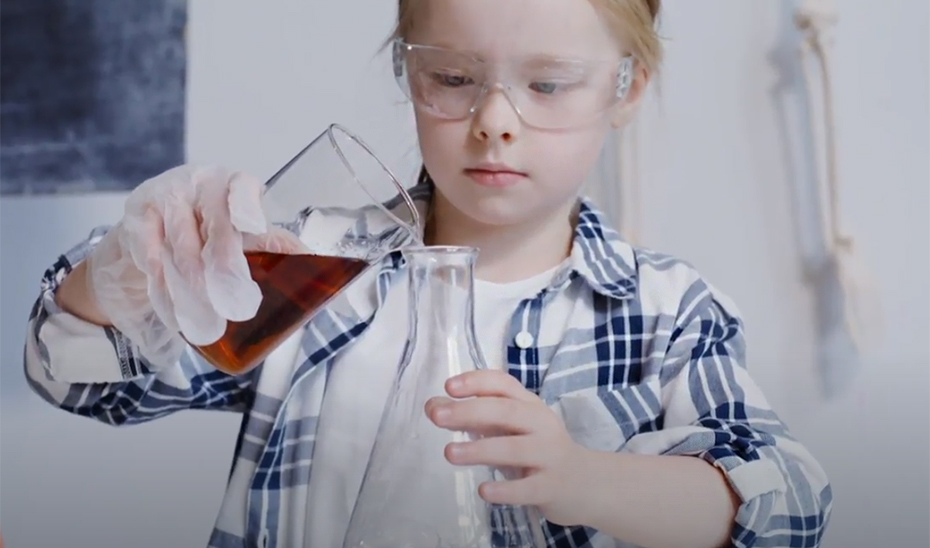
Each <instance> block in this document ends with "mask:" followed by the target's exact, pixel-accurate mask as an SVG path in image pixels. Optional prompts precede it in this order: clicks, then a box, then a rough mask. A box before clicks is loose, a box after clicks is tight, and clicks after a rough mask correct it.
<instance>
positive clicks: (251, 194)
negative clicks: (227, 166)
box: [227, 172, 268, 234]
mask: <svg viewBox="0 0 930 548" xmlns="http://www.w3.org/2000/svg"><path fill="white" fill-rule="evenodd" d="M264 190H265V185H264V184H263V183H262V182H261V181H259V180H258V179H256V178H255V177H252V176H251V175H248V174H245V173H239V172H237V173H234V174H233V176H232V178H231V180H230V182H229V199H228V202H227V208H228V211H229V218H230V219H231V220H232V224H233V226H234V227H236V229H237V230H239V231H240V232H246V233H249V234H261V233H263V232H265V230H267V228H268V220H267V219H266V218H265V212H264V210H263V209H262V193H263V192H264Z"/></svg>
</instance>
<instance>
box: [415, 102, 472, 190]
mask: <svg viewBox="0 0 930 548" xmlns="http://www.w3.org/2000/svg"><path fill="white" fill-rule="evenodd" d="M416 122H417V138H418V140H419V143H420V153H421V154H422V156H423V163H424V164H426V169H427V170H429V172H430V173H431V174H433V175H434V176H436V177H439V175H440V174H441V173H443V172H445V171H446V170H448V169H450V168H451V166H452V165H453V164H454V163H455V162H454V158H453V155H454V153H455V151H460V150H461V149H462V146H461V144H460V143H461V136H460V134H461V130H460V129H459V128H457V127H456V126H458V125H460V124H455V123H450V122H447V121H444V120H436V119H434V118H430V117H429V116H418V117H417V121H416Z"/></svg>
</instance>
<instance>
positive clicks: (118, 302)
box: [86, 166, 300, 365]
mask: <svg viewBox="0 0 930 548" xmlns="http://www.w3.org/2000/svg"><path fill="white" fill-rule="evenodd" d="M262 189H263V185H262V183H261V182H260V181H259V180H258V179H255V178H253V177H250V176H248V175H244V174H242V173H230V172H228V171H226V170H224V169H222V168H195V167H191V166H181V167H177V168H174V169H171V170H169V171H166V172H165V173H162V174H161V175H158V176H156V177H154V178H152V179H149V180H147V181H145V182H144V183H142V184H141V185H139V186H138V187H137V188H136V189H135V190H134V191H133V192H132V193H131V194H130V195H129V197H128V199H127V201H126V207H125V212H124V215H123V218H122V219H121V220H120V221H119V222H118V223H117V225H116V226H115V227H114V228H113V229H111V230H110V232H108V233H107V234H106V236H104V238H103V239H102V240H101V241H100V242H99V243H98V244H97V246H96V247H95V248H94V251H93V252H92V253H91V254H90V256H89V257H88V259H87V261H86V262H87V265H86V269H87V271H86V274H87V284H88V287H87V289H88V294H89V296H90V301H91V302H93V303H94V304H95V305H96V308H97V309H99V311H100V312H101V313H102V314H103V316H105V317H106V318H107V320H108V321H109V323H111V324H112V325H113V326H115V327H116V328H117V329H119V330H120V331H122V332H123V333H124V334H125V335H126V336H127V337H128V338H129V339H130V340H131V341H132V342H133V343H135V344H136V345H138V346H139V350H140V352H141V353H142V355H143V356H145V357H146V358H147V359H148V360H149V361H151V362H152V363H154V364H156V365H168V364H171V363H174V362H176V361H177V359H178V358H179V357H180V354H181V352H182V350H183V348H184V346H185V344H186V343H185V341H184V339H183V338H182V337H181V334H183V336H184V338H186V339H187V341H188V342H190V343H191V344H195V345H204V344H210V343H213V342H216V341H217V340H218V339H219V338H220V337H221V336H222V335H223V333H224V332H225V330H226V321H227V320H233V321H244V320H247V319H250V318H252V317H253V316H254V315H255V313H256V312H257V310H258V306H259V304H260V303H261V299H262V295H261V291H260V290H259V288H258V285H257V284H256V283H255V281H253V280H252V277H251V274H250V272H249V266H248V263H247V262H246V258H245V254H244V251H245V250H247V249H256V250H257V249H265V250H278V251H284V250H287V249H292V250H293V249H295V248H297V247H299V246H300V242H299V240H298V239H297V238H296V237H294V236H292V235H291V234H290V233H288V232H286V231H284V230H283V229H275V230H273V231H268V230H267V224H268V223H267V221H266V218H265V214H264V212H263V210H262V207H261V194H262Z"/></svg>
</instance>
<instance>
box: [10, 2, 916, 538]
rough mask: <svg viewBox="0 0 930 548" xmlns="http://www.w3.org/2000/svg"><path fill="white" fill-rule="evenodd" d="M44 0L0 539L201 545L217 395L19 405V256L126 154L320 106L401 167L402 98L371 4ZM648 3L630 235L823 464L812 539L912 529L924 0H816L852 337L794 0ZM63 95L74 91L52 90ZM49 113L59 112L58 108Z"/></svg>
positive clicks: (177, 155) (111, 178)
mask: <svg viewBox="0 0 930 548" xmlns="http://www.w3.org/2000/svg"><path fill="white" fill-rule="evenodd" d="M51 4H53V2H51V0H49V2H47V3H46V2H34V1H32V0H30V1H22V0H20V1H16V0H4V1H3V5H2V17H3V28H2V34H3V36H4V41H3V43H2V46H3V50H2V65H3V67H2V68H3V74H2V80H3V89H2V92H3V97H2V100H3V105H2V109H3V111H2V112H3V120H2V124H3V126H4V127H3V129H4V132H3V133H2V135H3V142H2V162H3V171H2V183H3V186H2V188H3V196H2V200H0V238H2V239H0V264H2V269H0V302H2V307H0V314H2V324H0V334H2V340H0V352H2V362H0V531H2V534H3V538H4V541H5V544H6V545H7V547H8V548H27V547H48V546H65V545H67V546H95V547H98V548H103V547H107V548H109V547H117V546H119V547H123V546H130V545H133V542H132V541H131V540H129V539H127V538H125V537H124V536H123V537H121V536H119V535H120V534H121V533H124V532H129V531H131V532H133V533H135V534H138V535H144V537H145V538H146V539H147V542H148V543H149V544H151V545H162V546H204V545H205V543H206V540H207V538H208V535H209V532H210V530H211V528H212V525H213V520H214V517H215V515H216V512H217V510H218V508H219V503H220V500H221V497H222V495H223V490H224V485H225V480H226V474H227V472H228V469H229V464H230V460H231V457H232V451H233V447H234V442H235V434H236V430H237V427H238V418H237V417H236V416H231V415H222V414H211V413H205V412H200V413H197V412H190V413H183V414H178V415H175V416H171V417H168V418H165V419H162V420H160V421H157V422H155V423H151V424H147V425H141V426H135V427H129V428H125V429H114V428H111V427H106V426H102V425H100V424H96V423H94V422H92V421H90V420H87V419H83V418H79V417H73V416H69V415H67V414H65V413H64V412H62V411H58V410H56V409H53V408H52V407H50V406H48V405H46V404H45V403H43V402H42V401H41V400H40V399H39V398H38V396H36V395H34V394H33V393H32V392H31V391H30V390H29V389H28V387H27V385H26V382H25V379H24V376H23V372H22V346H23V340H24V336H25V332H24V328H25V324H26V318H27V315H28V312H29V309H30V307H31V305H32V303H33V300H34V299H35V297H36V295H37V294H38V290H39V281H40V278H41V276H42V274H43V271H44V270H45V269H46V268H47V267H48V266H49V265H50V264H51V263H52V262H54V261H55V259H56V257H57V256H58V255H59V254H60V253H62V252H63V251H65V250H66V249H67V248H69V247H70V246H71V245H72V244H74V243H75V242H77V241H78V240H80V239H82V238H84V237H85V236H86V234H87V233H88V231H89V230H90V229H91V228H92V227H94V226H96V225H98V224H104V223H112V222H115V221H117V220H118V219H119V217H120V215H121V213H122V204H123V201H124V199H125V197H126V195H127V193H128V191H129V190H130V189H131V188H132V186H134V185H135V184H137V183H139V182H141V178H144V177H148V176H151V175H154V174H155V173H157V172H158V171H160V170H161V169H163V168H167V167H169V166H170V165H173V163H179V162H181V161H189V162H192V163H197V164H206V163H218V164H223V165H226V166H228V167H232V168H237V169H243V170H246V171H249V172H252V173H253V174H255V175H257V176H259V177H262V178H267V177H268V176H270V175H271V174H272V173H274V172H275V171H276V170H277V168H278V167H280V166H281V165H282V164H283V163H284V162H286V161H287V160H288V159H290V158H291V157H292V156H293V154H295V153H296V152H297V151H298V150H299V149H300V148H302V147H303V146H304V145H306V144H307V143H308V142H309V141H310V139H312V138H313V137H315V136H316V135H318V134H319V133H320V132H321V131H322V130H323V129H324V128H325V127H326V125H328V124H329V123H331V122H339V123H341V124H344V125H346V126H347V127H349V128H350V129H352V130H353V131H354V132H357V133H358V134H360V135H361V136H362V137H363V138H364V139H365V140H366V141H367V142H368V143H369V144H370V145H371V146H372V148H373V149H374V150H375V151H376V152H377V153H378V155H379V156H380V157H381V158H382V159H383V160H384V161H385V162H386V163H387V164H388V165H389V166H391V167H392V168H393V169H394V170H395V171H396V172H397V173H398V174H399V175H401V176H402V177H405V178H407V179H408V180H412V177H413V176H414V175H415V171H416V168H417V166H418V158H417V154H416V142H415V134H414V130H413V124H412V119H411V115H410V110H409V106H407V105H404V104H402V101H401V99H402V96H401V94H400V92H399V91H398V90H397V88H396V86H395V84H394V82H393V80H392V78H391V75H390V66H389V57H388V56H387V55H386V53H387V52H379V47H380V45H381V43H382V42H383V40H384V39H385V38H386V37H387V35H388V33H389V31H390V28H391V24H392V21H393V19H394V17H395V10H396V5H395V2H384V1H375V0H356V1H353V2H345V1H338V2H337V1H332V2H318V1H307V0H276V1H275V2H248V1H224V2H220V1H216V0H214V1H210V0H190V1H189V2H185V1H183V0H133V2H132V6H134V8H133V9H130V8H128V7H126V6H128V5H129V3H122V2H120V3H118V2H115V1H113V0H95V1H91V0H87V1H86V2H83V3H82V2H75V1H69V0H61V1H58V2H57V4H56V5H57V7H56V8H54V9H57V10H60V11H59V16H54V15H53V13H54V9H53V8H49V6H50V5H51ZM664 4H665V14H664V19H663V21H662V26H661V33H662V35H663V37H664V38H665V44H666V47H667V61H666V63H665V66H664V69H663V74H662V76H661V81H660V82H659V83H660V85H661V88H660V90H659V93H655V94H653V95H652V96H651V97H650V98H649V100H648V101H647V103H646V104H645V105H644V109H643V112H642V116H641V118H640V120H639V121H638V122H637V124H636V128H637V132H636V134H637V135H638V137H637V138H636V139H637V140H636V145H637V146H636V150H637V151H638V152H636V154H637V156H636V157H635V158H636V162H637V163H636V165H637V166H638V167H637V170H636V176H635V178H636V183H637V185H638V189H639V191H638V192H639V194H638V195H637V204H638V205H637V212H638V215H637V219H638V221H637V224H636V231H637V240H638V243H640V244H642V245H645V246H648V247H650V248H654V249H658V250H661V251H664V252H668V253H672V254H675V255H678V256H680V257H682V258H684V259H686V260H688V261H689V262H691V263H692V264H694V265H695V266H696V267H697V268H698V269H700V270H701V271H702V272H703V273H704V275H705V276H706V277H707V278H708V279H709V280H710V281H712V282H713V283H714V285H716V286H717V287H718V288H720V289H721V290H723V291H724V292H725V293H727V294H728V295H729V296H730V297H731V298H732V299H733V300H734V301H735V302H736V303H737V304H738V306H739V308H740V309H741V311H742V313H743V315H744V317H745V320H746V323H747V329H748V331H747V336H748V348H749V364H748V366H749V369H750V371H751V372H752V374H753V376H754V377H755V378H756V380H757V381H758V383H759V384H760V385H761V387H762V389H763V390H764V391H765V392H766V394H767V395H768V397H769V399H770V401H771V403H772V405H773V406H774V407H775V408H776V410H777V411H778V412H779V413H780V415H781V416H782V417H783V418H784V419H785V420H786V421H787V423H788V424H789V426H790V427H791V429H792V430H793V431H794V433H795V435H796V436H797V437H798V438H800V440H801V441H802V442H803V443H805V444H807V445H808V447H809V448H810V449H811V450H812V452H813V453H814V455H815V456H816V457H817V458H818V459H820V461H821V462H822V464H823V465H824V467H825V468H826V471H827V473H828V474H829V476H830V478H831V480H832V482H833V488H834V498H835V506H834V513H833V519H832V522H831V524H830V527H829V529H828V531H827V533H826V537H825V540H824V544H823V546H825V547H828V548H840V547H852V546H883V545H897V546H922V547H926V546H928V544H930V537H928V526H927V524H928V519H930V496H928V487H930V448H928V439H930V424H928V422H930V408H928V403H930V393H928V392H930V306H928V305H930V290H928V284H930V166H928V158H930V155H928V151H930V138H928V122H930V109H928V104H930V76H928V64H930V56H928V47H930V44H928V27H930V24H928V19H930V8H928V2H927V1H926V0H895V1H893V2H875V1H872V0H840V1H837V2H834V3H833V4H834V5H835V6H836V7H838V11H839V20H838V23H837V24H836V26H835V32H833V33H832V34H833V37H834V44H833V46H832V50H831V51H832V52H833V57H832V69H831V70H832V77H833V97H834V101H835V110H836V130H837V145H838V149H837V158H838V166H839V167H838V173H839V177H840V179H841V181H842V185H843V193H842V206H841V209H842V215H843V218H844V219H845V223H846V227H847V229H848V230H849V232H850V233H851V234H852V235H853V236H854V238H855V241H856V246H857V247H856V250H857V251H856V253H857V256H858V258H859V259H860V260H861V262H862V264H863V265H864V267H865V269H866V271H867V272H869V273H870V274H871V276H872V278H873V280H874V283H875V288H876V293H875V294H874V296H875V297H877V299H878V301H879V302H880V304H881V313H880V316H872V317H870V318H869V320H870V321H872V322H873V323H880V324H882V325H883V326H884V333H883V336H882V337H881V338H874V339H873V342H874V344H873V346H872V347H870V348H869V349H867V350H866V351H863V352H858V353H856V352H852V350H851V347H850V345H849V343H848V341H846V340H845V339H844V336H843V334H842V333H841V332H840V331H841V330H838V329H837V325H838V324H837V321H836V320H835V316H836V310H833V308H835V306H836V298H835V289H836V283H835V281H831V278H830V277H829V276H826V277H825V276H824V275H822V270H820V269H819V268H818V266H817V265H819V264H821V263H822V260H823V258H822V256H821V255H822V253H821V252H820V251H818V250H819V247H818V245H819V244H818V240H817V235H818V230H819V227H818V222H819V221H818V217H817V211H818V209H817V208H816V207H815V206H813V205H812V204H813V201H812V199H811V196H813V195H814V194H815V190H814V189H815V186H814V185H815V184H816V179H815V177H814V176H812V173H813V172H814V169H815V168H814V166H815V165H816V164H815V162H817V161H820V160H818V159H817V158H816V154H814V153H811V152H810V144H811V141H812V139H811V137H810V135H808V133H807V132H808V131H809V129H810V126H811V123H810V120H811V116H812V114H811V112H810V108H809V103H808V102H807V95H805V86H804V81H803V79H802V73H801V69H800V66H801V65H800V58H799V54H798V51H799V47H800V44H801V40H802V36H801V34H800V32H799V31H798V28H797V25H796V23H795V19H794V17H795V10H796V8H797V2H793V1H789V0H753V1H752V2H746V1H743V0H703V1H697V2H696V1H693V0H666V1H665V2H664ZM117 5H119V6H123V9H124V11H120V10H116V11H113V9H111V8H113V7H114V6H117ZM38 6H45V7H46V8H48V9H52V11H49V12H46V13H44V14H42V15H36V13H35V10H37V9H39V8H38ZM104 8H105V9H104ZM30 10H33V11H32V12H30ZM69 10H70V11H69ZM134 10H136V11H134ZM62 13H65V14H70V15H68V16H67V17H66V16H64V15H61V14H62ZM50 14H52V15H50ZM74 14H77V15H74ZM30 17H32V19H30ZM36 17H38V19H36ZM37 20H38V21H44V23H41V24H36V23H35V21H37ZM30 21H32V22H31V23H30ZM29 25H32V27H29ZM28 28H31V29H32V31H29V32H27V29H28ZM30 32H31V33H32V34H30ZM68 32H77V33H78V34H80V35H81V36H83V37H84V40H85V41H84V42H80V41H79V42H77V43H76V44H77V45H74V44H72V46H71V47H69V48H65V49H67V50H68V51H69V52H70V56H71V57H70V58H67V59H65V60H64V61H63V60H62V57H61V56H60V55H57V56H56V55H55V54H53V53H48V52H46V54H45V55H43V54H42V51H44V50H42V48H38V49H37V48H36V47H26V46H27V45H28V44H29V43H30V40H32V41H33V42H32V45H33V46H34V45H35V44H42V43H46V44H54V43H58V44H59V45H60V44H61V42H62V41H63V40H64V38H63V37H65V36H68V34H67V33H68ZM30 36H31V37H30ZM7 37H9V39H7ZM88 37H89V38H88ZM56 41H57V42H56ZM82 44H83V46H86V47H83V48H81V47H77V46H80V45H82ZM107 45H108V46H109V48H110V49H106V48H105V47H103V46H107ZM107 52H109V53H107ZM93 55H96V56H97V57H96V59H97V61H96V62H97V65H92V64H89V63H90V62H89V61H87V59H88V57H87V56H93ZM107 55H109V57H106V56H107ZM101 59H103V61H105V62H103V61H101ZM82 60H83V61H82ZM55 63H58V65H56V64H55ZM81 63H84V65H82V64H81ZM159 63H160V64H159ZM68 66H70V67H72V68H73V67H78V68H74V70H80V67H82V66H83V67H84V68H83V70H85V71H88V73H93V72H94V70H96V69H95V68H94V67H97V68H99V67H101V66H106V67H108V69H107V70H111V71H113V72H112V74H109V76H107V77H105V78H98V79H97V80H95V81H94V82H92V83H90V84H88V87H87V88H86V89H85V88H72V87H68V88H62V87H60V86H57V87H56V86H55V85H54V84H49V85H46V86H43V85H42V84H41V82H42V81H43V78H45V80H44V81H47V82H55V81H56V80H55V79H56V77H58V78H61V76H62V73H61V70H64V69H63V68H62V67H68ZM27 74H28V78H27V76H26V75H27ZM105 74H106V73H105ZM56 75H57V76H56ZM63 90H64V91H66V92H67V93H61V92H62V91H63ZM82 94H83V95H82ZM78 96H83V97H85V98H86V97H93V98H95V99H94V100H93V101H90V102H87V101H85V102H80V101H72V102H69V101H70V100H71V99H73V98H74V97H78ZM29 98H31V99H32V102H31V103H30V104H31V105H32V106H31V107H24V106H23V105H24V101H25V99H29ZM817 100H819V99H816V98H815V102H816V101H817ZM94 101H96V102H94ZM72 103H73V104H72ZM90 103H93V105H91V106H92V107H93V108H90V107H88V104H90ZM28 108H32V110H31V111H29V110H28ZM88 108H90V110H91V111H92V112H93V113H96V114H88V112H87V111H85V110H82V109H88ZM24 109H27V110H24ZM56 112H57V113H59V114H58V116H64V117H69V118H68V120H71V122H73V123H70V125H69V126H68V127H67V128H66V129H64V130H62V129H61V128H60V127H59V128H58V129H55V128H56V127H57V126H56V124H55V121H56V120H59V121H60V120H61V119H63V118H55V117H54V116H53V115H52V114H50V113H56ZM59 125H60V124H59ZM815 125H816V124H815ZM10 128H15V129H17V131H16V132H15V135H13V133H14V132H12V131H10ZM23 128H27V130H24V129H23ZM43 128H45V130H43ZM49 128H52V129H49ZM43 131H45V132H44V133H43ZM17 139H18V140H17ZM625 146H627V147H628V146H629V144H627V145H625ZM37 147H38V148H37ZM37 150H38V152H40V153H41V154H39V153H37ZM622 150H624V149H621V148H620V147H619V146H618V147H613V148H611V149H609V150H607V151H605V154H604V159H603V163H602V166H601V170H600V171H599V177H595V178H594V179H595V180H593V182H592V187H591V193H592V195H594V196H595V197H596V198H597V199H598V200H600V201H601V203H602V205H603V207H604V208H605V209H606V210H607V211H608V212H610V213H611V214H612V215H614V216H615V217H620V216H622V211H623V210H624V209H623V204H620V203H617V200H618V198H617V196H618V194H617V192H616V188H614V187H613V186H610V185H612V184H613V185H615V184H616V183H607V182H606V181H607V180H608V179H609V178H610V177H612V174H613V175H617V174H622V173H624V171H623V169H616V166H617V165H618V163H621V162H620V160H623V165H624V166H627V167H628V166H629V165H630V160H628V159H625V158H626V157H625V156H624V154H626V153H624V152H622ZM29 154H32V156H31V157H32V158H40V160H38V161H34V162H33V163H32V164H30V163H29V162H28V161H27V160H28V158H27V156H28V155H29ZM24 158H25V159H24ZM67 166H71V170H70V171H69V169H65V168H66V167H67ZM74 166H81V167H79V168H78V167H74ZM162 166H163V167H162ZM334 191H338V190H334ZM812 193H813V194H812ZM625 196H627V195H625ZM820 243H821V244H822V242H820ZM818 273H820V274H818ZM879 320H880V321H879ZM876 333H877V332H876Z"/></svg>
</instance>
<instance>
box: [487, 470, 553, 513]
mask: <svg viewBox="0 0 930 548" xmlns="http://www.w3.org/2000/svg"><path fill="white" fill-rule="evenodd" d="M478 494H479V495H480V496H481V498H483V499H484V500H486V501H488V502H489V503H491V504H508V505H514V506H542V505H545V504H548V503H549V502H550V499H551V498H552V496H550V494H549V493H547V486H546V482H545V480H544V477H543V475H542V474H531V475H529V476H526V477H524V478H520V479H515V480H507V481H487V482H484V483H482V484H481V485H479V486H478Z"/></svg>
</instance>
